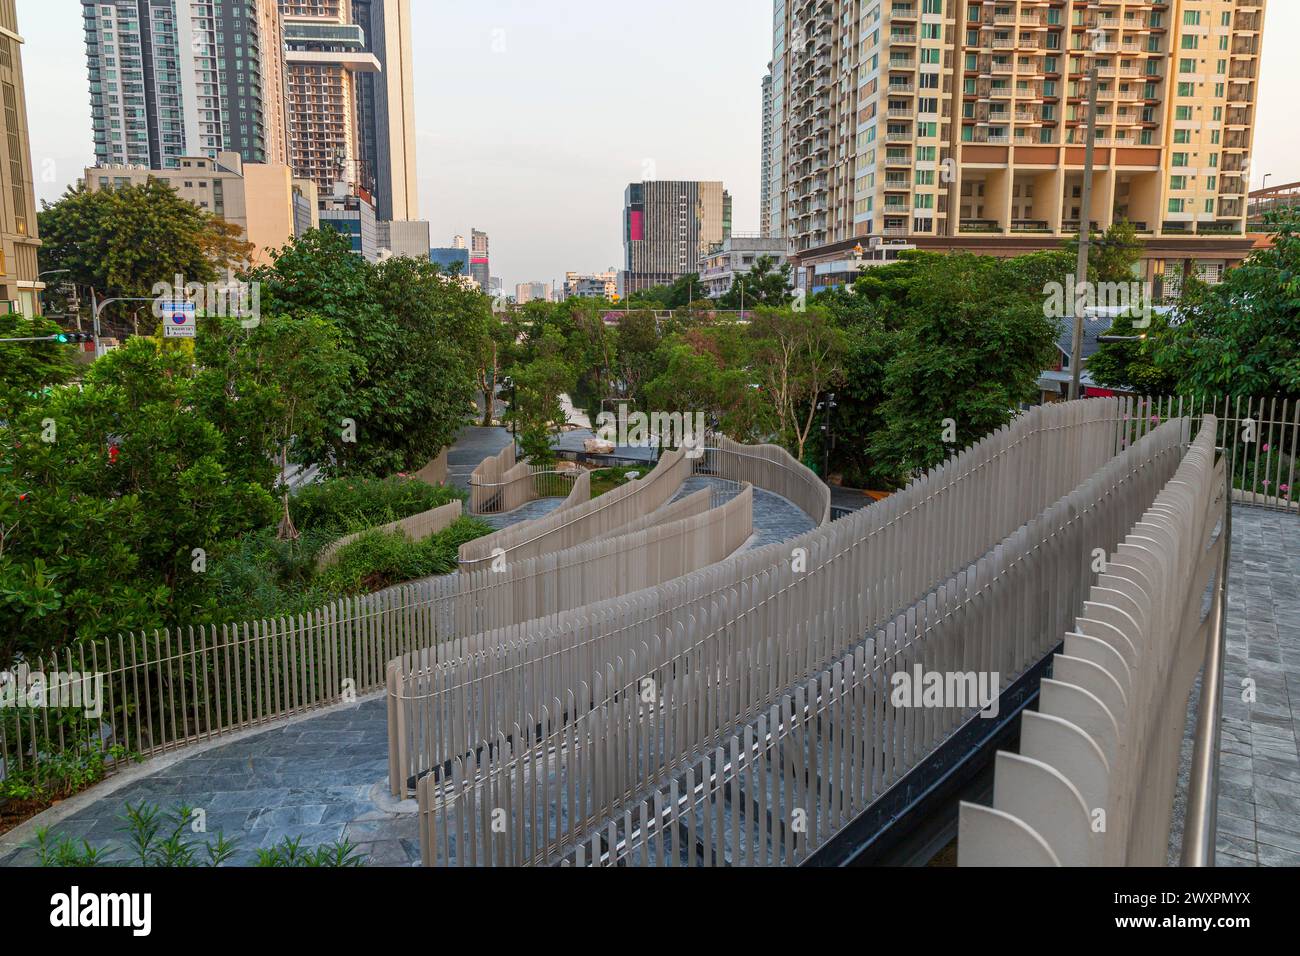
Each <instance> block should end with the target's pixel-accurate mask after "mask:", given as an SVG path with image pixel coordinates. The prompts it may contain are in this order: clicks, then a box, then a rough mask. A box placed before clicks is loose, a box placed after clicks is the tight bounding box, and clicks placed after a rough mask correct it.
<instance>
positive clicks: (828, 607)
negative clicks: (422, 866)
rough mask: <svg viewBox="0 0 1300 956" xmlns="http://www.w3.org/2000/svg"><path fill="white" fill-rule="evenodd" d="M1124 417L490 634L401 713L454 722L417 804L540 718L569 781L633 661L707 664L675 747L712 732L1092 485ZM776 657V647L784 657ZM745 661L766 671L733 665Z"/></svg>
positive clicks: (1069, 424)
mask: <svg viewBox="0 0 1300 956" xmlns="http://www.w3.org/2000/svg"><path fill="white" fill-rule="evenodd" d="M1119 413H1120V403H1118V402H1116V401H1115V400H1094V401H1090V402H1080V403H1074V404H1071V405H1068V406H1067V405H1060V406H1049V407H1044V408H1038V409H1034V410H1032V411H1031V412H1029V413H1027V414H1025V415H1023V416H1021V417H1020V418H1018V419H1017V420H1016V421H1014V422H1013V423H1011V424H1010V425H1008V426H1007V427H1005V428H1003V429H1001V430H999V431H998V432H996V433H994V434H993V435H991V436H989V437H988V438H986V439H984V440H983V441H981V442H980V443H979V444H977V445H976V446H974V447H972V448H971V449H968V450H967V451H966V452H963V453H962V454H961V455H959V456H957V457H956V458H955V459H953V460H951V461H949V462H947V463H945V464H944V465H942V466H940V467H939V468H937V469H935V471H934V472H932V473H930V474H929V475H927V476H925V477H924V478H922V479H920V480H918V481H916V482H914V483H913V484H912V485H910V486H909V487H908V488H907V489H905V490H904V491H903V492H901V493H899V494H898V495H895V496H892V497H891V498H890V499H888V500H887V501H885V502H882V503H881V504H879V505H877V506H874V507H872V508H870V509H867V510H866V511H863V512H859V513H857V514H855V515H853V516H851V517H850V518H846V519H844V520H842V521H839V522H836V523H835V524H832V525H826V526H823V527H822V528H819V529H817V530H816V531H813V532H810V533H809V534H807V535H804V536H803V537H801V538H797V539H794V540H793V541H791V542H787V543H785V544H784V545H776V546H772V547H769V548H766V549H762V550H760V551H755V552H747V553H744V554H741V555H737V556H735V557H733V558H730V559H728V560H726V561H723V562H720V563H719V564H717V565H713V566H711V567H709V568H706V569H704V570H702V571H700V572H696V573H693V574H690V575H687V576H685V577H684V578H682V579H680V580H677V581H673V582H670V583H669V584H667V585H664V586H661V587H658V588H651V589H648V590H647V591H644V592H641V593H638V594H631V595H626V596H624V597H621V598H619V599H617V600H614V601H609V602H603V603H601V604H597V605H591V606H588V607H586V608H584V609H583V610H582V611H581V612H580V613H577V614H574V615H571V616H570V618H571V619H569V620H566V621H562V622H560V625H559V626H553V627H548V628H545V629H543V628H527V627H525V628H523V629H521V630H519V631H515V632H511V633H501V634H495V635H489V636H488V637H487V639H486V640H485V641H484V642H483V644H484V646H485V650H484V651H483V652H482V653H479V654H474V655H471V656H468V657H467V658H465V659H463V660H460V661H446V662H443V663H440V664H438V665H437V666H436V667H435V668H434V670H435V671H437V673H435V674H431V675H430V679H429V684H430V686H431V687H432V688H433V689H432V690H431V691H430V692H428V693H427V694H426V695H425V696H423V697H421V698H416V699H412V700H409V701H401V702H399V703H400V706H403V707H409V708H417V709H418V708H426V709H429V710H430V711H431V712H441V713H443V714H447V715H450V719H451V720H452V721H453V722H454V724H455V727H456V736H455V738H454V740H455V744H454V745H455V746H457V747H462V748H463V754H462V756H461V757H460V758H459V759H460V761H461V763H460V764H459V766H458V765H457V763H456V759H453V760H452V764H451V766H450V768H445V770H438V768H435V771H436V772H435V773H434V774H431V775H429V776H428V777H427V778H426V779H425V780H424V781H422V785H423V786H425V788H426V792H425V796H426V797H427V798H428V797H433V795H434V793H435V792H436V787H437V786H438V785H439V783H440V781H441V780H443V779H444V778H447V777H448V772H446V771H447V770H449V772H450V776H452V777H454V776H455V774H456V773H458V772H459V773H462V774H463V773H465V771H466V769H467V764H466V763H465V761H466V760H469V761H473V760H479V759H482V760H485V761H487V762H488V763H489V765H490V767H489V769H488V770H485V771H484V772H497V767H498V764H499V763H500V762H501V761H505V762H506V763H508V762H509V761H508V759H507V758H505V757H503V756H502V754H503V753H504V752H503V751H502V750H501V739H502V738H503V737H504V738H506V739H507V740H516V741H517V740H522V739H523V738H522V737H521V736H520V734H521V733H525V732H526V731H524V730H523V728H526V727H527V728H534V727H535V726H536V722H535V719H538V718H539V715H541V714H542V713H543V708H546V709H547V710H548V712H549V715H550V720H551V721H553V723H552V725H551V726H550V728H549V729H548V732H547V735H546V736H545V738H544V740H543V741H542V742H539V744H538V746H546V747H549V748H551V751H552V753H553V756H552V757H551V766H552V772H553V773H555V774H557V775H560V776H566V775H568V774H570V773H574V772H577V768H576V767H575V766H574V765H571V764H570V763H569V761H570V760H576V761H579V762H580V761H581V760H582V759H583V757H582V754H583V753H585V751H577V752H575V751H572V750H566V749H565V748H564V746H563V737H564V734H566V733H569V732H573V730H574V727H575V725H576V724H577V723H578V722H581V721H587V720H595V719H597V717H598V715H599V713H600V712H601V708H604V707H607V706H609V705H610V704H612V703H613V702H615V701H617V700H620V699H622V698H623V697H624V696H625V695H629V694H632V695H637V694H640V693H641V692H642V690H643V689H642V688H641V687H640V680H639V678H637V677H635V676H634V675H632V674H629V673H628V672H626V671H625V670H624V669H623V668H625V667H626V666H627V662H628V661H631V660H636V661H637V662H638V664H637V667H638V669H639V671H640V673H641V674H642V675H645V674H649V673H654V672H656V671H658V670H661V669H663V668H669V667H675V666H679V664H680V662H679V660H678V658H677V657H676V656H675V655H677V654H678V653H679V652H684V651H683V648H689V649H690V653H691V654H692V655H705V656H704V657H702V658H698V660H697V665H696V666H699V667H700V668H701V670H702V671H703V672H706V673H712V672H713V670H712V669H717V670H718V671H719V673H720V675H725V677H724V676H719V677H718V678H717V681H716V682H713V683H715V684H718V685H725V686H726V687H728V688H729V690H728V692H727V693H725V694H722V695H721V696H719V697H718V698H717V700H716V701H714V704H715V705H716V706H710V707H709V708H707V709H705V710H703V711H701V712H700V713H698V714H697V715H696V718H695V721H694V722H693V723H692V725H691V727H690V730H689V733H685V734H684V735H683V737H682V738H681V742H682V743H683V745H685V743H686V742H687V741H694V742H696V743H697V744H698V742H700V741H703V740H707V739H709V738H710V736H716V735H718V734H720V733H722V732H723V730H724V729H725V728H726V727H729V726H732V725H734V724H735V723H736V722H737V721H738V720H740V719H741V718H742V717H743V716H746V715H753V714H756V713H757V712H758V711H760V710H763V709H765V708H766V707H768V706H770V705H771V704H772V703H774V702H775V699H776V697H775V695H777V694H778V692H779V690H780V689H781V688H784V687H788V686H790V685H791V684H792V683H793V682H794V681H796V680H798V679H800V678H801V677H803V676H805V675H807V674H810V673H815V672H816V670H817V668H819V667H821V666H823V664H825V663H826V662H829V661H830V660H832V659H833V658H834V657H835V656H836V655H837V654H842V653H844V652H846V650H847V649H848V648H850V647H852V646H853V645H854V644H856V643H857V642H858V641H860V640H861V639H862V635H863V634H865V633H867V632H868V631H869V630H870V629H871V628H874V627H877V626H880V625H881V624H882V623H883V622H884V621H886V620H888V619H890V618H891V617H892V616H893V615H894V614H896V613H898V612H899V610H900V609H902V608H905V607H907V606H908V605H909V604H910V603H911V602H912V601H914V600H915V599H916V597H917V595H920V594H924V593H926V592H927V591H928V590H929V589H930V588H932V587H933V586H934V584H935V582H937V581H940V580H941V579H942V577H943V576H944V575H949V574H952V573H954V572H955V571H956V570H957V569H959V568H961V567H965V566H966V564H967V563H969V562H970V561H972V560H974V559H976V558H977V557H979V556H980V555H982V554H984V553H985V552H986V551H987V549H988V548H989V547H990V546H991V545H992V543H995V542H997V541H999V540H1002V539H1003V538H1004V537H1006V536H1007V535H1009V534H1011V533H1012V532H1013V531H1014V530H1016V529H1017V528H1019V527H1020V526H1022V525H1023V524H1024V523H1025V522H1026V521H1028V520H1029V519H1031V518H1032V517H1033V516H1034V515H1036V514H1038V513H1039V512H1041V511H1042V510H1043V509H1044V508H1046V507H1047V506H1048V505H1049V504H1051V503H1052V502H1054V501H1056V500H1057V499H1059V498H1060V497H1062V496H1063V495H1065V494H1068V493H1069V492H1070V491H1071V490H1072V489H1074V488H1076V487H1077V486H1078V485H1079V484H1080V483H1081V482H1082V481H1083V480H1085V479H1086V478H1087V477H1088V476H1090V475H1092V474H1093V473H1094V472H1096V471H1098V470H1099V469H1100V468H1101V467H1102V466H1103V465H1104V464H1105V463H1106V462H1108V461H1110V460H1111V458H1112V457H1113V456H1114V453H1115V451H1116V449H1117V448H1118V446H1119V442H1120V440H1121V435H1120V428H1119V425H1120V414H1119ZM688 635H692V636H690V637H688ZM674 641H675V642H677V643H673V642H674ZM681 642H687V643H686V644H685V645H683V644H682V643H681ZM772 642H785V643H784V644H783V645H781V646H783V647H785V648H786V652H783V653H776V650H777V645H775V644H773V643H772ZM742 648H744V649H745V654H746V655H757V656H758V658H759V659H760V660H761V661H762V663H761V664H759V665H753V664H746V665H744V666H742V665H741V658H740V657H738V655H740V654H741V649H742ZM705 660H707V663H704V664H703V665H700V664H699V663H698V661H705ZM620 662H621V663H620ZM733 681H734V682H735V683H734V684H733ZM704 686H705V684H701V685H700V692H701V693H703V688H704ZM556 701H560V702H561V706H560V707H558V708H557V707H556V706H555V702H556ZM556 715H565V716H564V718H563V719H560V718H558V717H557V716H556ZM434 719H437V718H434ZM659 756H660V758H661V760H662V761H666V762H662V763H660V764H653V763H651V764H649V765H648V766H650V767H651V768H652V769H651V770H649V771H647V772H649V773H650V774H651V776H650V777H648V778H647V777H644V775H643V776H642V779H643V781H644V782H645V783H647V784H651V783H654V782H655V781H656V779H657V777H658V775H659V774H661V773H665V772H668V770H669V769H670V768H672V767H674V766H675V765H676V764H677V763H678V762H679V761H681V760H682V759H684V757H685V754H684V753H681V752H678V753H675V754H660V755H659ZM430 788H432V789H430ZM604 809H605V810H608V809H609V808H608V807H605V808H604ZM573 822H574V823H578V824H581V825H587V824H589V823H590V820H588V819H583V820H582V821H573Z"/></svg>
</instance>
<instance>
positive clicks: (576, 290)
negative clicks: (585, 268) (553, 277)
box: [564, 267, 618, 301]
mask: <svg viewBox="0 0 1300 956" xmlns="http://www.w3.org/2000/svg"><path fill="white" fill-rule="evenodd" d="M616 295H618V270H616V269H614V268H613V267H611V268H610V270H609V271H608V272H597V273H596V274H594V275H581V274H579V273H577V272H566V273H565V274H564V298H566V299H609V300H611V301H612V300H613V298H614V296H616Z"/></svg>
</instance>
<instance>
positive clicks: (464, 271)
mask: <svg viewBox="0 0 1300 956" xmlns="http://www.w3.org/2000/svg"><path fill="white" fill-rule="evenodd" d="M429 261H430V262H432V263H433V264H434V265H435V266H438V267H439V268H440V269H442V270H443V271H444V272H446V271H450V270H453V269H454V270H455V271H456V272H457V273H459V274H460V275H463V276H465V277H467V278H472V277H471V276H470V272H469V250H468V249H466V248H465V247H464V246H449V247H447V246H444V247H442V248H438V249H430V250H429Z"/></svg>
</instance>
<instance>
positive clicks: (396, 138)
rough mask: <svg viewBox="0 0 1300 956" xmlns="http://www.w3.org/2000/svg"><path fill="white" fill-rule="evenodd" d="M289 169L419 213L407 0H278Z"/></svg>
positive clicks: (381, 213)
mask: <svg viewBox="0 0 1300 956" xmlns="http://www.w3.org/2000/svg"><path fill="white" fill-rule="evenodd" d="M279 3H280V12H281V15H282V17H283V20H284V41H285V48H286V54H285V56H286V60H287V75H288V100H289V120H290V122H289V135H290V144H291V153H292V164H293V168H294V174H295V175H296V176H301V177H303V178H307V179H311V180H312V181H313V182H315V183H316V185H317V187H318V188H319V189H320V190H321V191H322V192H332V191H333V190H334V184H335V183H338V182H345V183H347V184H349V185H350V186H352V187H353V188H355V189H359V190H361V191H363V192H365V193H366V194H367V195H369V196H370V197H371V198H372V199H373V200H374V204H375V211H376V214H377V215H378V217H379V219H380V220H384V221H407V220H415V219H418V216H419V198H418V195H417V190H416V167H415V107H414V99H415V92H414V83H413V80H412V64H411V59H412V57H411V4H410V0H279Z"/></svg>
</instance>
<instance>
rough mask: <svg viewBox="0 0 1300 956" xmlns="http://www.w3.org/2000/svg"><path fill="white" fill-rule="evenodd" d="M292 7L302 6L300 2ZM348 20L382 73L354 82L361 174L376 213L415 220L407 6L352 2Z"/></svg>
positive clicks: (391, 0)
mask: <svg viewBox="0 0 1300 956" xmlns="http://www.w3.org/2000/svg"><path fill="white" fill-rule="evenodd" d="M316 2H319V0H316ZM295 3H296V4H299V5H300V0H295ZM352 19H353V22H355V23H356V24H358V25H359V26H360V27H361V28H362V30H364V31H365V37H366V44H367V49H368V50H370V52H371V53H373V54H374V55H375V58H376V59H377V60H378V61H379V69H380V72H378V73H369V72H359V73H356V74H355V77H354V78H355V82H356V88H357V132H358V137H359V138H358V144H357V146H358V150H359V152H360V157H361V160H362V164H363V168H364V169H367V170H369V171H370V174H371V177H370V178H371V185H370V187H369V188H371V190H372V192H373V193H374V196H375V212H376V213H377V214H378V216H379V218H380V219H381V220H386V221H390V222H405V221H408V220H414V219H415V217H416V216H418V215H419V214H420V199H419V193H418V189H417V175H416V166H415V81H414V78H413V77H414V73H413V60H414V57H413V55H412V52H411V0H352ZM425 245H426V246H427V245H428V243H427V242H426V243H425ZM394 252H396V250H394ZM403 254H404V255H406V254H409V253H403ZM421 255H423V253H421Z"/></svg>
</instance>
